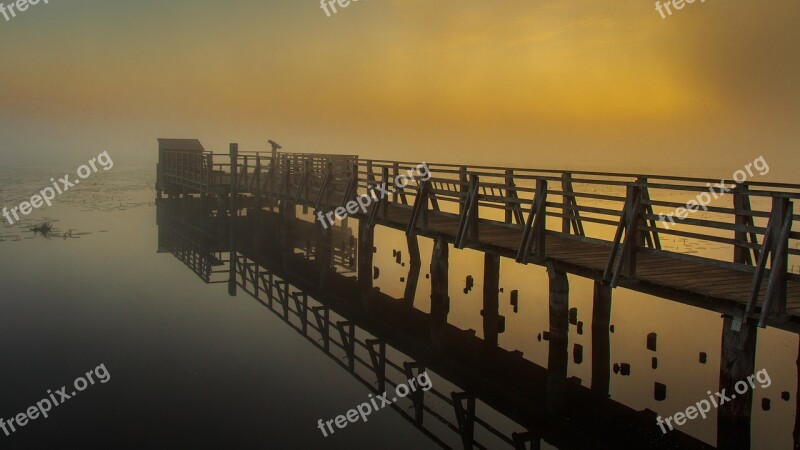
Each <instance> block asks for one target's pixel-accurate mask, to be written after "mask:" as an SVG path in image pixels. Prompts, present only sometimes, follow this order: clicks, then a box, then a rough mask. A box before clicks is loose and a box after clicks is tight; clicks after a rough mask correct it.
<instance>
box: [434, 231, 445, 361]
mask: <svg viewBox="0 0 800 450" xmlns="http://www.w3.org/2000/svg"><path fill="white" fill-rule="evenodd" d="M449 265H450V263H449V244H448V243H447V241H446V240H445V239H444V238H443V237H442V236H440V235H437V236H436V240H435V241H434V244H433V254H432V255H431V267H430V274H431V314H430V318H431V328H430V333H431V347H432V349H433V352H434V353H438V354H441V353H443V352H444V351H445V347H446V345H445V342H444V336H443V333H444V329H445V326H446V325H447V316H448V315H449V314H450V295H449V292H448V289H449V287H448V277H449V275H448V272H449Z"/></svg>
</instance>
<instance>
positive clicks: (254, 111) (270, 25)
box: [0, 0, 800, 181]
mask: <svg viewBox="0 0 800 450" xmlns="http://www.w3.org/2000/svg"><path fill="white" fill-rule="evenodd" d="M798 20H800V4H799V3H798V2H796V1H792V0H770V1H760V2H757V1H755V0H725V1H718V0H708V1H706V2H705V3H700V2H695V3H694V4H691V5H687V6H686V7H685V8H684V9H683V10H681V11H677V12H676V13H675V14H674V15H673V16H671V17H668V18H666V19H662V18H661V16H660V15H659V14H658V13H657V12H656V10H655V8H654V2H652V1H649V0H635V1H634V0H615V1H609V2H598V1H596V0H539V1H536V2H532V1H529V0H501V1H488V0H484V1H476V0H459V1H455V0H453V1H444V0H424V1H423V0H360V1H358V2H353V3H351V5H350V6H348V7H347V8H344V9H341V8H340V10H339V12H338V13H337V14H334V15H332V17H327V16H326V15H325V13H324V12H323V11H322V9H320V5H319V2H317V1H316V0H272V1H257V0H243V1H236V2H219V1H213V2H212V1H208V0H193V1H184V0H173V1H170V2H162V1H155V0H142V1H136V2H128V1H119V0H113V1H110V0H106V1H100V0H70V1H69V2H55V1H52V0H51V2H50V4H48V5H44V4H43V3H40V4H39V5H37V6H35V7H31V8H30V9H29V10H28V11H26V12H24V13H22V14H20V15H19V16H18V17H17V18H15V19H13V20H12V21H10V22H5V21H3V20H2V18H0V58H2V59H0V61H2V70H0V105H1V106H0V115H1V117H2V121H0V148H2V155H3V159H2V160H3V162H4V163H6V164H28V163H35V162H36V161H37V160H38V159H39V158H42V157H52V155H58V157H60V158H63V160H62V161H61V162H64V163H68V164H70V163H72V161H73V160H76V159H77V162H79V161H81V160H82V159H83V158H82V156H81V157H78V156H77V155H83V154H84V153H86V154H89V155H91V154H95V155H96V154H97V153H98V151H100V150H108V151H109V152H110V153H111V154H112V155H115V154H116V155H119V157H117V158H115V161H116V160H117V159H120V160H121V161H130V162H131V163H142V164H149V163H150V162H151V161H153V160H154V158H155V148H156V145H155V138H156V137H197V138H199V139H201V141H203V142H204V143H205V144H206V146H207V147H210V148H214V149H218V150H219V151H224V149H225V148H226V147H227V143H228V142H232V141H237V142H239V143H240V144H241V147H242V149H252V150H256V149H265V148H266V140H267V139H268V138H272V139H275V140H276V141H278V142H280V143H282V144H283V145H284V147H285V149H286V150H289V151H320V152H347V153H358V154H361V155H362V156H363V157H372V156H375V157H381V158H396V159H404V160H412V161H417V160H428V161H435V162H451V161H454V160H457V161H458V162H461V163H476V164H477V163H494V164H504V165H514V166H521V167H557V168H563V169H571V168H576V169H577V168H591V169H603V170H648V171H651V172H672V173H674V172H675V170H681V171H684V172H689V174H696V175H708V176H715V175H724V174H726V173H730V172H731V169H734V170H735V168H738V167H741V166H743V165H744V164H745V163H746V162H749V161H752V160H753V159H755V158H756V157H757V156H759V155H764V156H765V157H766V158H767V159H768V160H769V161H770V162H771V163H772V164H771V165H772V166H773V167H779V170H776V171H774V173H771V175H773V176H775V177H777V178H780V179H783V180H786V181H796V180H797V178H798V177H797V176H796V175H795V174H796V173H797V169H800V164H799V163H798V159H797V158H794V156H793V155H794V153H795V149H796V146H797V142H798V137H800V132H798V131H797V128H798V127H797V124H798V123H800V122H799V121H798V119H800V89H798V81H800V60H799V59H798V58H799V56H798V55H800V52H798V51H797V48H798V44H800V27H798V26H797V23H798ZM72 155H76V156H75V157H72ZM77 162H75V163H77Z"/></svg>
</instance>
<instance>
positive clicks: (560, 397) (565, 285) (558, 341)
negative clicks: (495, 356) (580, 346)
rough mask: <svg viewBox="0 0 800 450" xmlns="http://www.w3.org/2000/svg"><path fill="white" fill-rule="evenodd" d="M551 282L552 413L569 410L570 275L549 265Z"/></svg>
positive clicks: (549, 363) (549, 394) (549, 400)
mask: <svg viewBox="0 0 800 450" xmlns="http://www.w3.org/2000/svg"><path fill="white" fill-rule="evenodd" d="M547 275H548V277H549V279H550V341H549V347H550V348H549V350H550V351H549V354H548V358H547V391H546V394H545V408H546V410H547V413H548V414H551V415H560V414H562V413H563V412H564V411H565V407H566V394H567V363H568V359H567V358H568V349H567V347H568V345H569V340H568V336H567V332H568V331H569V280H568V279H567V273H566V272H562V271H560V270H557V269H555V268H554V267H553V265H552V264H548V267H547Z"/></svg>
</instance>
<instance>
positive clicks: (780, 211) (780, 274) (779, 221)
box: [762, 197, 793, 324]
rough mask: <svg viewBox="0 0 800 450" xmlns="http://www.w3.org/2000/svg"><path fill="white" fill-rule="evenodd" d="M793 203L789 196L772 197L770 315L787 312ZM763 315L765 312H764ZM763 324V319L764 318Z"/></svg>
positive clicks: (767, 294) (768, 290) (767, 297)
mask: <svg viewBox="0 0 800 450" xmlns="http://www.w3.org/2000/svg"><path fill="white" fill-rule="evenodd" d="M792 214H793V208H792V203H791V202H790V201H789V199H788V198H784V197H773V198H772V219H773V220H772V223H773V224H775V226H774V227H772V229H771V230H769V231H768V232H769V233H771V234H772V251H771V254H770V274H769V283H768V285H767V293H766V300H767V302H769V311H768V312H767V314H768V315H769V316H773V317H775V316H782V315H784V314H786V288H787V281H788V277H787V276H786V273H787V271H788V268H789V252H788V249H789V233H790V232H791V230H792V217H791V216H792ZM762 317H763V314H762ZM762 324H763V320H762Z"/></svg>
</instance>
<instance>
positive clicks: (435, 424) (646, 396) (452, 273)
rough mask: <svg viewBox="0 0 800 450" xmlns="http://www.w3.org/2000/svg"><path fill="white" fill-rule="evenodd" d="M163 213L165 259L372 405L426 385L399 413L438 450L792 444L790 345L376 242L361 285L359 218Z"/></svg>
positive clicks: (768, 335)
mask: <svg viewBox="0 0 800 450" xmlns="http://www.w3.org/2000/svg"><path fill="white" fill-rule="evenodd" d="M158 212H159V219H158V221H159V247H160V250H161V251H163V252H170V253H172V254H174V255H175V256H176V257H177V258H179V259H180V260H181V261H183V262H184V263H185V264H186V265H187V266H188V267H189V268H191V269H192V270H193V271H194V272H195V273H196V274H197V275H198V276H199V277H200V278H201V279H202V280H203V281H205V282H209V283H214V282H219V283H228V285H229V293H230V294H231V295H234V296H241V295H242V294H246V295H247V296H249V297H252V298H254V299H255V300H256V301H258V302H260V303H261V304H263V305H264V306H265V308H267V309H268V310H270V311H271V312H272V313H274V314H275V315H277V316H278V317H280V318H282V319H283V320H284V322H286V324H287V325H288V326H291V327H293V328H294V329H295V330H297V332H298V333H301V334H302V335H303V336H305V337H306V338H307V339H308V341H309V345H310V348H316V349H318V350H320V351H323V352H325V353H327V354H328V355H329V356H331V358H332V359H333V360H334V361H337V363H338V364H339V365H340V366H341V367H342V370H346V371H349V372H350V373H351V374H352V376H353V377H355V378H357V379H358V380H359V381H361V382H362V383H363V384H364V385H365V387H366V388H367V389H368V390H369V391H370V392H373V393H381V392H383V391H384V390H386V389H392V388H393V386H396V385H397V384H398V383H402V382H404V381H405V380H406V379H408V378H409V377H410V376H412V375H413V374H416V373H419V372H420V371H422V370H427V371H428V373H429V374H431V377H432V379H433V386H434V388H433V389H432V390H431V391H430V392H427V393H424V395H416V396H410V397H409V398H408V399H405V400H402V401H400V402H398V403H397V404H396V405H393V409H394V410H395V411H396V412H397V413H398V414H401V415H403V416H404V417H405V418H406V420H408V421H409V422H411V423H413V424H415V425H416V426H417V428H418V429H419V430H420V432H421V433H424V434H425V435H427V436H428V437H429V438H430V439H431V440H432V441H434V442H435V443H437V444H439V445H441V446H443V447H451V448H462V447H463V448H515V447H516V448H537V447H536V446H539V445H542V446H543V448H550V446H552V447H553V448H562V449H566V448H713V447H714V446H718V448H792V447H793V446H794V439H795V438H794V437H793V432H794V429H795V410H796V400H795V393H796V391H797V389H796V387H797V385H796V383H797V382H796V378H795V377H796V371H797V368H796V364H795V360H796V356H797V336H796V335H795V334H793V333H790V332H787V331H781V330H776V329H773V328H767V329H764V330H758V340H757V342H756V339H755V329H753V330H752V334H751V335H748V334H747V333H740V334H733V333H731V332H725V331H724V330H730V319H726V318H723V317H720V315H719V313H715V312H712V311H704V310H702V309H699V308H696V307H692V306H687V305H682V304H680V303H676V302H672V301H669V300H664V299H659V298H656V297H652V296H648V295H646V294H642V293H637V292H633V291H626V290H623V289H621V288H620V289H615V290H614V293H613V303H612V296H611V290H610V288H608V287H607V286H603V285H602V284H600V283H594V282H593V281H591V280H587V279H582V278H580V277H576V276H570V277H569V278H568V279H567V276H566V275H565V274H561V273H559V272H558V271H554V270H550V271H549V272H548V271H547V270H546V269H543V268H540V267H538V266H525V265H520V264H516V263H514V262H513V261H511V260H507V259H505V258H500V257H499V256H496V255H491V254H484V253H481V252H478V251H474V250H456V249H453V248H452V247H450V246H449V245H442V244H441V243H440V244H439V245H437V243H436V242H434V241H432V240H430V239H427V238H423V237H419V238H413V240H412V239H409V238H407V237H406V236H405V235H404V234H403V233H402V232H399V231H396V230H392V229H389V228H383V227H380V226H378V227H376V231H375V237H374V242H373V243H372V244H373V246H374V248H373V255H372V264H373V267H372V270H371V271H369V273H370V274H371V279H370V280H359V279H358V276H357V274H358V272H359V271H358V264H359V258H358V255H359V253H360V252H359V245H360V244H361V243H360V242H359V240H358V239H357V236H358V226H359V223H358V220H357V219H349V220H348V221H345V222H344V223H342V224H341V226H339V225H337V226H336V227H333V228H332V229H330V230H323V229H322V228H321V227H319V226H318V224H316V223H314V221H313V220H314V219H313V216H311V214H309V213H308V211H303V208H302V207H297V208H296V211H295V212H296V214H295V215H294V217H289V218H288V219H287V218H286V217H285V216H281V215H279V214H278V213H277V212H271V211H269V210H262V211H260V212H255V211H254V210H252V209H251V210H241V211H238V213H237V216H236V217H228V216H227V215H226V214H225V213H224V212H223V211H218V210H215V209H213V208H212V207H211V206H209V204H208V202H203V201H201V200H199V199H193V198H188V199H173V200H164V201H162V202H161V203H160V205H159V209H158ZM409 244H411V245H409ZM414 244H417V245H418V250H417V247H416V246H415V245H414ZM328 246H330V248H328ZM326 249H327V250H329V251H326ZM417 251H418V254H417ZM434 253H436V254H434ZM326 255H327V256H326ZM429 262H430V263H429ZM548 290H549V294H548ZM740 336H749V337H750V338H749V339H747V340H744V341H741V342H740V341H736V342H732V341H731V340H734V339H741V338H740ZM723 344H724V345H723ZM723 347H724V348H725V350H724V351H723ZM731 367H735V370H734V369H730V368H731ZM742 367H744V368H742ZM726 368H727V369H726ZM762 368H766V369H767V370H768V372H769V374H770V377H771V381H772V384H771V385H770V386H769V387H768V388H765V389H761V388H760V387H759V384H756V388H755V389H754V390H753V391H752V392H749V393H748V394H746V395H743V396H741V397H740V398H738V399H737V400H736V402H731V404H728V405H723V406H722V407H721V408H720V409H719V410H712V411H711V412H710V413H709V415H708V418H707V419H705V420H700V419H698V420H693V421H689V422H688V423H687V424H686V425H684V426H682V427H679V428H678V429H677V430H676V431H672V432H670V433H668V434H666V435H663V434H662V433H661V431H660V429H659V428H658V426H657V425H656V416H657V415H661V416H664V417H667V416H671V415H673V414H674V413H675V412H678V411H682V410H685V409H686V407H687V406H690V405H693V404H695V403H696V402H697V401H699V400H702V399H704V398H707V394H706V392H707V391H712V392H716V391H718V390H720V389H721V388H724V387H726V386H730V385H731V382H733V383H735V382H736V381H738V378H736V379H732V380H731V379H730V378H731V377H732V376H733V374H734V373H739V372H741V371H742V370H750V373H754V372H755V371H757V370H760V369H762ZM729 369H730V370H729ZM731 391H732V389H731V388H728V392H731ZM787 394H788V395H787ZM313 425H314V424H309V427H311V426H313ZM367 426H368V424H367ZM525 445H527V447H525ZM531 446H532V447H531Z"/></svg>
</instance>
